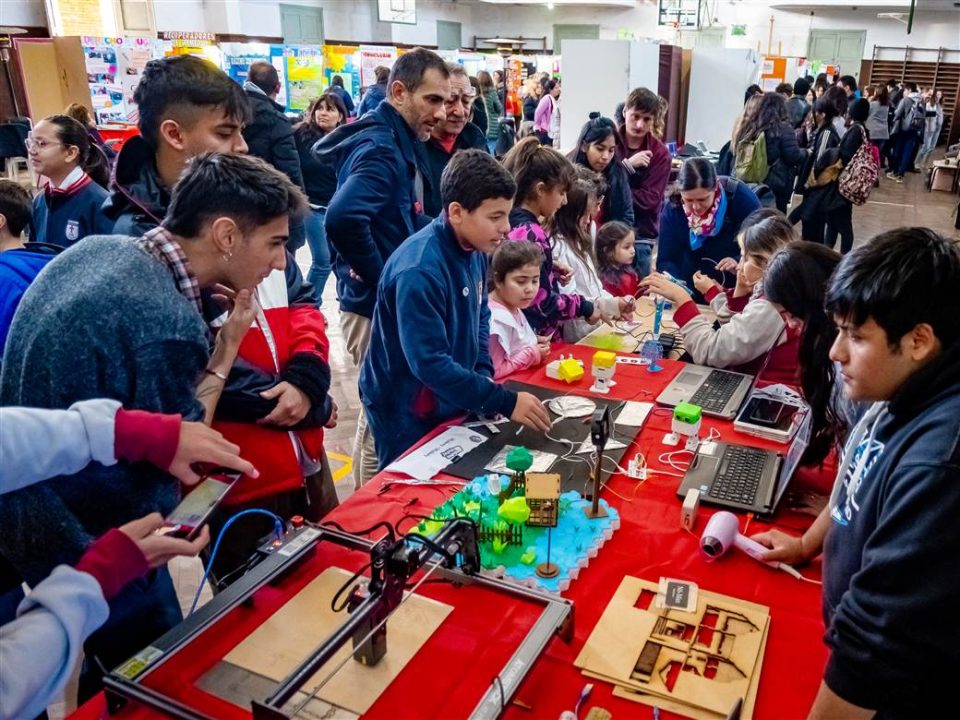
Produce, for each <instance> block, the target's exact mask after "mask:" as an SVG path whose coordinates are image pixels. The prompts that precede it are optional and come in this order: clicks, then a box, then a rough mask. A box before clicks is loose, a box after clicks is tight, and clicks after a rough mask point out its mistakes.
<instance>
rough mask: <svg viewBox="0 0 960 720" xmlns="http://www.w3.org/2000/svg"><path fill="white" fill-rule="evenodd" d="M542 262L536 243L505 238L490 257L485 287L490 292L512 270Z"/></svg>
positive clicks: (541, 254) (540, 251)
mask: <svg viewBox="0 0 960 720" xmlns="http://www.w3.org/2000/svg"><path fill="white" fill-rule="evenodd" d="M542 264H543V250H541V249H540V246H539V245H537V244H536V243H529V242H516V241H512V240H506V241H504V242H502V243H500V247H498V248H497V249H496V251H495V252H494V253H493V257H492V258H490V281H489V282H488V283H487V289H488V290H490V291H491V292H492V291H493V290H494V289H495V288H496V286H497V283H502V282H504V281H505V280H506V279H507V275H509V274H510V273H512V272H513V271H514V270H519V269H520V268H522V267H526V266H527V265H536V266H537V267H539V266H540V265H542Z"/></svg>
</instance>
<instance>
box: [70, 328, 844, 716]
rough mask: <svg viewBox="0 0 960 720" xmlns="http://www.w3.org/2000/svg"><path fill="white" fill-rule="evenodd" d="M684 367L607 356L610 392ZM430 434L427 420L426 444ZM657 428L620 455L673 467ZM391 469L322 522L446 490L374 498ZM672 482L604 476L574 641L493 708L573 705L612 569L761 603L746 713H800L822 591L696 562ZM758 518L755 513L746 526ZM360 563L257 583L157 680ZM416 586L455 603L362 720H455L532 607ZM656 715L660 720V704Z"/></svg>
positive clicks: (217, 707) (585, 353)
mask: <svg viewBox="0 0 960 720" xmlns="http://www.w3.org/2000/svg"><path fill="white" fill-rule="evenodd" d="M554 352H555V353H556V354H559V353H561V352H562V353H564V354H572V355H573V356H574V357H576V358H578V359H582V360H583V361H584V363H585V366H586V367H587V368H588V369H589V367H590V360H591V357H592V355H593V353H594V352H595V351H594V349H592V348H589V347H583V346H571V345H564V346H556V347H555V348H554ZM682 367H683V364H682V363H679V362H675V361H671V360H665V361H663V370H662V371H661V372H659V373H655V374H652V373H650V372H649V371H648V370H647V368H645V367H642V366H636V365H618V366H617V370H616V376H615V379H616V381H617V384H616V386H615V387H613V388H612V390H611V393H610V395H609V396H608V397H612V398H617V399H621V400H637V401H647V402H653V400H654V399H655V398H656V396H657V394H659V392H660V391H661V390H662V389H663V388H664V387H665V386H666V385H667V384H668V383H669V381H670V380H671V379H672V378H673V377H674V376H675V375H676V374H677V373H678V372H679V371H680V369H681V368H682ZM513 379H516V380H518V381H521V382H526V383H531V384H535V385H538V386H542V387H547V388H553V389H555V390H556V391H557V393H558V394H563V393H568V392H573V393H576V394H582V395H589V394H590V393H589V392H588V390H587V389H588V388H589V386H590V376H589V372H588V373H587V375H586V377H584V378H583V380H581V381H580V382H579V383H577V384H575V385H572V386H571V385H566V384H565V383H562V382H560V381H554V380H551V379H549V378H547V377H546V375H545V372H544V369H543V368H542V367H538V368H532V369H529V370H526V371H522V372H520V373H517V374H515V375H514V376H513ZM710 428H715V429H716V431H717V432H719V434H720V437H721V439H723V440H728V441H735V442H740V443H743V444H748V445H753V446H757V447H764V448H769V449H779V450H780V451H781V452H783V451H784V448H783V446H781V445H777V444H776V443H772V442H768V441H765V440H761V439H759V438H756V437H752V436H748V435H744V434H741V433H739V432H737V431H735V430H734V429H733V426H732V423H730V422H727V421H720V420H716V419H711V418H705V419H704V429H703V431H702V435H705V434H706V433H708V432H709V429H710ZM442 429H443V428H438V430H437V431H436V432H434V433H432V434H431V435H430V436H428V438H425V439H424V441H426V440H427V439H429V437H432V436H434V435H436V434H438V433H439V432H440V431H441V430H442ZM669 431H670V413H669V412H666V411H663V410H661V411H659V412H656V411H655V412H653V413H651V415H650V416H649V417H648V418H647V421H646V423H645V425H644V427H643V429H642V430H641V431H640V433H639V434H638V436H637V437H636V439H635V440H634V441H633V443H632V445H631V447H630V448H629V449H628V451H627V453H626V455H625V462H626V458H630V457H633V455H634V454H635V453H637V452H642V453H644V455H645V457H646V458H647V460H648V463H649V466H650V467H651V468H653V469H660V470H667V471H670V472H677V471H676V470H675V469H672V468H670V467H668V466H667V465H664V464H663V463H660V462H659V461H658V457H659V456H660V455H661V454H662V453H664V452H667V451H670V450H673V449H675V448H671V447H667V446H664V445H663V444H662V440H663V436H664V435H665V434H666V433H668V432H669ZM527 432H529V431H527ZM395 477H396V476H394V475H392V474H390V473H385V472H384V473H380V474H379V475H378V476H377V477H376V478H375V479H374V480H373V481H371V482H370V483H369V484H368V485H366V486H365V487H364V488H362V489H361V490H359V491H358V492H356V493H355V494H354V495H353V496H351V497H350V498H349V499H348V500H347V501H346V502H344V503H343V504H342V505H341V506H340V507H338V508H337V509H336V510H334V511H333V512H332V513H331V514H330V515H329V516H328V519H329V520H334V521H336V522H337V523H339V524H340V525H341V526H343V527H344V528H346V529H347V530H351V529H359V528H365V527H368V526H370V525H372V524H373V523H374V522H376V521H378V520H383V519H386V520H388V521H391V522H397V521H400V520H402V519H403V517H404V516H405V515H409V514H418V513H423V514H429V512H430V511H431V510H432V509H433V507H435V506H436V505H439V504H440V503H442V502H443V501H444V500H445V499H446V498H447V497H449V496H450V495H451V494H452V493H453V492H454V491H455V490H456V488H451V489H450V490H445V489H439V488H436V487H409V486H406V487H404V486H392V487H391V488H390V489H389V491H387V492H383V493H381V492H380V490H381V489H382V487H383V485H384V483H385V481H388V480H390V479H391V478H395ZM824 480H825V478H824V477H822V476H821V475H818V474H817V473H810V472H804V471H801V472H800V473H799V477H798V478H796V479H795V481H794V482H795V484H796V483H799V484H806V485H812V486H817V485H819V486H821V489H822V485H823V483H824ZM679 482H680V479H679V478H678V477H674V476H671V475H660V474H654V475H651V476H650V478H649V479H648V480H646V481H645V482H643V483H638V482H637V481H635V480H632V479H630V478H627V477H625V476H624V475H622V474H617V475H614V476H612V477H611V478H610V479H609V480H608V483H607V489H605V490H604V491H603V493H602V497H604V498H605V499H606V500H607V501H608V502H610V504H611V505H613V506H614V507H616V508H617V509H618V510H619V511H620V514H621V527H620V529H619V530H617V531H616V532H615V533H614V535H613V539H612V540H610V541H609V542H607V544H606V545H604V547H603V548H602V550H601V551H600V554H599V555H598V556H597V557H596V558H595V559H594V560H592V561H591V562H590V565H589V566H588V567H587V568H586V570H584V571H582V572H581V573H580V576H579V578H578V579H577V580H575V581H574V582H573V583H572V585H571V586H570V589H569V590H568V591H567V592H566V593H564V596H565V597H567V598H569V599H572V600H573V601H574V602H575V608H576V610H575V615H576V624H575V633H574V639H573V641H572V642H571V643H570V644H566V643H564V642H562V641H561V640H560V639H558V638H554V639H553V640H552V641H551V642H550V644H549V645H548V646H547V649H546V651H545V652H544V654H543V655H542V656H541V657H540V659H539V660H538V661H537V662H536V663H535V665H534V666H533V668H532V670H531V671H530V673H529V675H528V676H527V679H526V680H525V681H524V683H523V685H521V687H520V689H519V691H518V692H517V694H516V696H515V697H514V702H513V703H511V704H510V705H509V706H508V707H507V708H506V709H505V714H504V716H505V717H509V718H556V717H558V716H559V715H560V713H561V712H562V711H564V710H567V709H572V708H573V706H574V703H575V702H576V699H577V696H578V694H579V692H580V690H581V688H582V687H583V686H584V684H585V683H586V682H587V680H586V679H585V678H584V677H583V676H582V675H581V674H580V672H579V670H578V669H576V668H575V667H574V666H573V660H574V658H576V656H577V654H578V653H579V651H580V649H581V648H582V647H583V644H584V642H585V641H586V639H587V637H588V636H589V634H590V632H591V631H592V629H593V627H594V625H595V624H596V622H597V620H598V619H599V617H600V615H601V613H602V612H603V610H604V608H605V607H606V604H607V602H608V601H609V599H610V598H611V596H612V595H613V593H614V591H615V590H616V588H617V586H618V585H619V583H620V581H621V579H622V578H623V577H624V575H633V576H637V577H640V578H643V579H646V580H649V581H652V582H657V581H658V579H659V578H660V577H661V576H667V577H673V578H681V579H686V580H692V581H694V582H696V583H697V584H698V585H699V587H700V588H702V589H704V590H709V591H713V592H717V593H722V594H725V595H730V596H733V597H737V598H741V599H744V600H748V601H751V602H755V603H759V604H762V605H766V606H768V607H769V608H770V631H769V638H768V642H767V648H766V655H765V659H764V664H763V669H762V672H761V678H760V686H759V694H758V698H757V704H756V711H755V717H757V718H776V719H777V720H783V719H786V718H800V717H805V715H806V712H807V710H808V709H809V707H810V705H811V703H812V701H813V698H814V695H815V694H816V691H817V688H818V686H819V682H820V677H821V672H822V669H823V665H824V663H825V661H826V657H827V652H826V649H825V646H824V645H823V643H822V640H821V638H822V635H823V623H822V619H821V614H820V588H819V587H818V586H816V585H813V584H810V583H805V582H801V581H798V580H796V579H794V578H792V577H790V576H789V575H787V574H786V573H783V572H778V571H775V570H771V569H769V568H767V567H765V566H762V565H760V564H758V563H756V562H755V561H753V560H751V559H750V558H748V557H746V556H745V555H743V554H741V553H729V554H728V555H726V556H724V557H722V558H720V559H718V560H716V561H714V562H712V563H707V562H705V561H704V560H703V558H702V557H701V556H700V553H699V544H698V539H699V533H700V532H702V530H703V527H704V525H705V523H706V519H707V518H708V517H709V515H710V513H711V512H712V510H710V509H706V508H703V507H702V506H701V509H700V513H699V516H698V519H697V524H696V527H695V528H694V532H690V531H687V530H684V529H683V528H682V527H681V525H680V505H681V502H680V499H679V498H678V497H677V496H676V489H677V486H678V484H679ZM811 521H812V518H810V517H809V516H801V515H797V514H795V513H791V512H789V511H786V510H781V512H780V513H778V515H777V519H776V524H777V527H779V528H781V529H785V530H793V531H796V532H800V531H802V530H803V529H804V528H805V527H807V526H808V525H809V524H810V522H811ZM410 524H411V523H409V522H407V523H405V524H404V527H405V528H408V527H410ZM764 527H765V526H764V525H762V524H761V523H759V522H758V521H755V522H754V523H753V524H752V525H751V528H750V532H754V531H755V530H760V529H763V528H764ZM362 562H363V558H359V559H357V558H352V559H350V558H345V557H340V556H339V555H338V553H337V552H336V551H333V550H324V551H322V552H321V551H318V552H317V557H316V558H313V559H311V560H310V561H309V562H307V563H305V564H304V565H303V566H301V567H299V568H298V569H297V571H296V572H294V573H292V574H291V576H290V577H287V578H284V579H283V580H282V581H281V582H280V583H278V584H277V587H270V588H267V589H265V590H264V591H261V592H263V593H266V595H265V597H264V599H263V601H262V602H261V601H260V600H259V596H258V603H256V604H255V605H256V607H251V608H239V609H238V610H237V611H233V612H232V613H231V614H230V615H228V616H226V617H225V618H224V619H223V620H221V621H219V624H218V626H217V627H215V628H213V631H214V632H213V633H211V635H210V638H209V640H208V643H207V645H205V646H204V647H202V648H199V649H198V652H197V656H196V657H193V658H192V659H191V662H190V663H189V665H190V667H187V668H183V667H175V668H171V669H169V670H167V672H166V677H165V678H160V681H163V682H167V683H169V684H170V687H179V688H181V689H182V688H183V687H184V686H185V685H189V684H190V683H192V682H195V680H196V677H198V674H199V673H202V672H203V671H204V670H205V668H209V667H210V666H211V665H212V663H213V662H215V660H216V658H218V657H223V654H224V653H225V652H228V651H229V650H230V649H231V648H232V647H233V646H234V645H236V644H237V643H238V642H240V641H241V640H242V639H243V638H244V637H245V636H246V635H247V634H249V632H251V631H252V629H255V628H256V627H257V626H258V624H259V623H261V622H262V621H263V620H264V619H265V618H266V617H268V616H269V614H271V613H272V612H275V611H276V609H277V608H279V607H280V606H281V605H282V604H283V602H285V601H286V599H288V598H289V597H290V596H292V594H293V593H295V592H296V591H297V590H298V588H300V587H303V585H305V584H306V583H307V582H309V580H310V579H311V578H312V577H315V575H316V574H317V573H319V572H320V571H321V570H322V569H323V567H326V566H327V565H329V564H330V563H337V564H339V565H341V566H342V567H345V568H347V569H355V568H356V567H359V566H360V565H361V564H362ZM804 574H805V576H807V577H810V578H813V579H819V577H820V567H819V561H817V562H815V563H814V564H812V565H811V566H809V567H806V568H804ZM267 591H269V592H267ZM421 591H422V592H423V593H424V594H427V595H429V596H431V597H435V598H436V599H439V600H442V601H444V602H449V603H451V604H453V605H454V606H455V608H456V609H455V611H454V613H453V614H451V616H450V617H449V618H448V619H447V621H446V622H445V623H444V624H443V625H442V626H441V627H440V629H439V630H438V631H437V632H436V633H435V634H434V636H433V637H432V638H431V639H430V641H428V643H427V645H426V646H425V647H424V648H423V649H422V650H421V651H420V653H419V654H418V655H417V656H416V657H415V658H414V659H413V660H412V661H411V663H410V664H409V665H408V666H407V668H406V669H405V670H404V671H403V672H402V673H401V675H400V676H399V677H398V678H397V680H396V681H394V683H393V684H392V685H391V686H390V687H389V688H388V689H387V690H386V692H384V693H383V695H382V696H381V697H380V699H379V700H378V701H377V702H376V703H375V704H374V705H373V706H372V707H371V709H370V710H369V712H368V713H367V714H366V715H364V717H365V718H404V717H410V718H458V717H465V716H466V715H467V714H469V712H470V710H471V709H472V708H473V707H474V705H475V704H476V702H477V701H478V699H479V697H480V696H481V694H482V693H483V692H485V691H486V689H487V688H488V687H489V685H490V683H491V682H492V681H493V679H494V676H495V674H496V673H497V671H498V669H499V668H501V667H502V666H503V664H504V662H505V660H506V659H507V658H508V657H509V656H510V654H511V653H512V649H513V648H515V646H516V644H517V643H518V642H519V639H520V638H522V636H523V634H524V633H525V632H526V628H527V627H529V625H530V624H531V623H532V618H533V617H534V616H535V608H533V607H525V603H522V602H512V601H507V600H504V598H500V597H497V598H494V597H491V594H490V593H488V592H486V591H483V590H480V589H478V588H473V587H466V588H451V587H449V586H447V585H445V584H430V585H424V586H423V587H422V588H421ZM319 640H320V638H318V642H319ZM208 656H209V657H208ZM594 684H595V687H594V690H593V693H592V695H591V697H590V700H589V702H588V703H587V705H586V707H591V706H594V705H597V706H600V707H603V708H606V709H608V710H610V711H611V712H612V713H613V715H614V716H615V717H620V718H623V717H631V718H634V717H638V718H645V717H651V709H650V708H649V707H646V706H644V705H638V704H634V703H632V702H629V701H627V700H622V699H619V698H615V697H613V695H612V689H613V687H612V686H611V685H608V684H606V683H602V682H595V683H594ZM187 694H188V700H189V703H190V704H193V705H194V706H198V707H200V708H202V709H203V711H204V712H208V713H210V714H211V715H212V716H215V717H224V718H228V717H249V715H247V714H245V713H244V712H243V711H241V710H239V709H238V708H236V707H235V706H232V705H229V704H227V703H224V702H223V701H218V700H216V699H215V698H211V697H210V696H209V695H206V694H205V693H203V691H201V690H199V689H197V688H193V687H191V688H190V691H189V692H188V693H187ZM103 708H104V702H103V699H102V696H101V697H100V698H97V699H95V700H93V701H91V702H90V703H88V704H87V705H86V706H84V708H82V709H81V710H80V711H79V713H78V717H85V718H94V717H101V716H104V710H103ZM663 715H664V717H670V714H669V713H666V712H664V713H663ZM155 716H156V714H155V713H152V712H150V711H147V710H145V709H143V708H136V707H133V706H128V707H127V708H126V709H125V710H124V711H123V712H122V713H121V714H119V715H118V716H115V717H120V718H146V717H155Z"/></svg>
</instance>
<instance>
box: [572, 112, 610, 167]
mask: <svg viewBox="0 0 960 720" xmlns="http://www.w3.org/2000/svg"><path fill="white" fill-rule="evenodd" d="M608 137H612V138H613V139H614V140H616V138H617V126H616V125H614V124H613V120H611V119H610V118H605V117H601V116H600V113H590V119H589V120H587V122H586V123H585V124H584V126H583V128H582V129H581V130H580V137H578V138H577V144H576V145H575V146H574V148H573V150H571V151H570V152H569V153H568V154H567V159H568V160H570V162H572V163H576V164H577V165H583V166H584V167H589V163H588V162H587V153H586V151H585V150H584V149H583V146H584V145H592V144H593V143H601V142H603V141H604V140H606V139H607V138H608ZM616 162H617V160H616V158H614V159H613V160H611V161H610V164H611V165H612V164H614V163H616ZM607 167H609V165H608V166H607Z"/></svg>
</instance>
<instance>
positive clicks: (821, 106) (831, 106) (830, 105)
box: [813, 95, 839, 123]
mask: <svg viewBox="0 0 960 720" xmlns="http://www.w3.org/2000/svg"><path fill="white" fill-rule="evenodd" d="M817 113H823V115H824V120H825V121H826V123H829V122H830V121H831V120H833V119H834V118H835V117H837V115H838V114H839V113H837V104H836V103H835V102H833V100H830V99H828V98H827V96H826V95H822V96H821V97H820V99H819V100H817V101H816V102H815V103H814V104H813V117H814V120H816V117H817Z"/></svg>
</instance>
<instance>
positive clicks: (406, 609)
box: [224, 568, 453, 715]
mask: <svg viewBox="0 0 960 720" xmlns="http://www.w3.org/2000/svg"><path fill="white" fill-rule="evenodd" d="M350 575H351V573H348V572H346V571H345V570H341V569H340V568H327V569H326V570H325V571H324V572H323V573H321V574H320V575H319V576H318V577H317V578H316V579H315V580H314V581H313V582H311V583H310V584H309V585H307V586H306V587H305V588H304V589H303V590H301V591H300V592H299V593H297V595H295V596H294V597H293V598H291V599H290V601H289V602H287V603H286V605H284V606H283V607H282V608H280V609H279V610H278V611H277V612H275V613H274V614H273V615H272V616H271V617H270V618H269V619H268V620H267V621H266V622H265V623H264V624H263V625H261V626H260V627H259V628H257V630H256V631H255V632H253V633H252V634H251V635H250V636H249V637H247V639H246V640H244V641H243V642H242V643H240V644H239V645H237V647H235V648H234V649H233V650H231V651H230V653H229V654H228V655H227V656H226V657H225V658H224V660H225V661H226V662H229V663H232V664H234V665H237V666H239V667H241V668H243V669H245V670H248V671H250V672H252V673H256V674H258V675H263V676H264V677H268V678H270V679H271V680H275V681H277V682H279V681H280V680H282V679H283V678H285V677H286V676H287V675H288V674H289V673H290V672H292V671H293V670H294V668H295V667H296V666H297V665H298V664H299V663H301V662H303V660H304V659H306V657H307V656H308V655H309V654H310V652H312V651H313V650H314V649H315V648H316V647H317V646H318V645H320V643H321V642H323V640H324V639H325V638H326V637H328V636H329V635H330V633H332V632H333V631H334V630H335V629H336V628H337V627H339V626H340V625H342V624H343V622H344V620H345V619H346V617H347V612H346V611H345V610H344V611H343V612H340V613H334V612H333V610H331V609H330V600H331V599H332V598H333V596H334V595H335V594H336V592H337V590H339V589H340V587H341V586H342V585H343V584H344V583H345V582H346V581H347V580H348V579H349V578H350ZM452 610H453V607H452V606H450V605H446V604H444V603H441V602H437V601H436V600H431V599H430V598H426V597H423V596H421V595H414V596H413V597H410V598H409V599H408V600H407V601H406V602H405V603H403V605H401V606H400V607H399V608H398V609H397V610H396V611H395V612H394V613H393V615H392V616H391V617H390V620H389V621H388V622H387V654H386V655H385V656H384V658H383V659H382V660H381V661H380V662H379V663H377V665H376V666H374V667H366V666H364V665H361V664H360V663H359V662H356V661H355V660H352V659H351V660H349V661H348V662H347V663H346V664H345V665H344V666H343V667H342V668H341V669H340V670H339V671H338V672H337V674H336V675H335V676H334V677H333V679H331V680H330V682H328V683H327V684H326V685H324V687H323V688H322V689H321V690H320V692H319V693H318V694H317V697H319V698H320V699H321V700H324V701H325V702H328V703H330V704H332V705H336V706H338V707H342V708H345V709H347V710H350V711H352V712H355V713H357V714H359V715H362V714H363V713H365V712H366V711H367V710H369V709H370V706H371V705H373V703H374V702H375V701H376V700H377V698H378V697H380V695H381V694H382V693H383V691H384V690H386V688H387V687H388V686H389V685H390V683H391V682H393V680H394V679H395V678H396V677H397V675H399V674H400V671H402V670H403V668H404V667H405V666H406V664H407V663H408V662H409V661H410V660H411V658H413V656H414V655H416V654H417V651H419V649H420V648H421V647H422V646H423V644H424V643H425V642H426V641H427V639H428V638H429V637H430V636H431V635H432V634H433V633H434V631H435V630H436V629H437V628H438V627H440V624H441V623H442V622H443V621H444V619H445V618H446V617H447V615H449V614H450V612H451V611H452ZM351 653H352V645H351V644H350V643H347V644H346V645H345V646H344V647H343V648H341V650H340V652H339V653H337V654H336V655H335V656H334V657H333V659H332V660H331V661H330V662H329V663H327V664H326V665H324V666H323V667H322V668H320V670H319V671H318V672H317V673H316V675H314V676H313V677H312V678H311V679H310V680H309V681H308V682H307V683H306V684H305V685H304V686H303V689H304V691H306V692H311V691H312V690H313V688H314V687H315V686H316V685H317V684H319V683H320V681H321V680H323V678H325V677H326V676H327V673H328V672H329V671H330V670H331V669H332V668H333V667H335V666H336V665H337V664H338V663H339V662H341V661H342V660H343V659H344V658H345V657H347V656H348V655H350V654H351Z"/></svg>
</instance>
